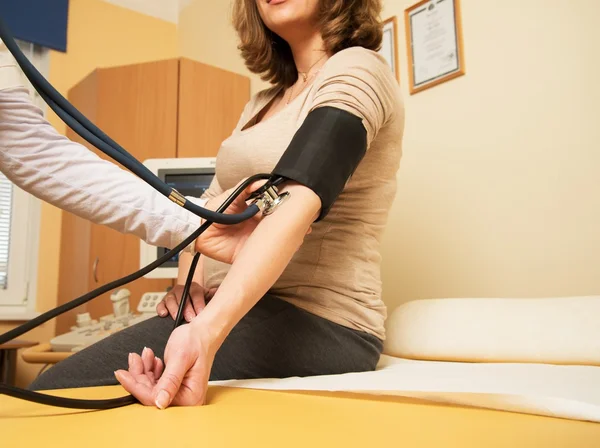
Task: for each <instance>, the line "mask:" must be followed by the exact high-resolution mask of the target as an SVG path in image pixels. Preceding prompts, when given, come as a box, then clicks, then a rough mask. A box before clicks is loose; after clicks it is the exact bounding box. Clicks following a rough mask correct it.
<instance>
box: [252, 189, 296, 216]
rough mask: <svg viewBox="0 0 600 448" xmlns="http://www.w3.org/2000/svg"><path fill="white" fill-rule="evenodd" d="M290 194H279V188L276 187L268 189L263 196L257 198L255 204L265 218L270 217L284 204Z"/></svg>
mask: <svg viewBox="0 0 600 448" xmlns="http://www.w3.org/2000/svg"><path fill="white" fill-rule="evenodd" d="M289 197H290V194H289V193H288V192H287V191H286V192H284V193H283V194H279V192H278V191H277V188H276V187H274V186H271V187H268V188H267V189H266V190H265V191H264V192H263V193H262V195H261V196H259V197H258V198H256V199H255V200H254V202H253V204H256V205H257V206H258V208H259V209H260V210H261V211H262V214H263V215H264V216H267V215H270V214H271V213H273V212H274V211H275V209H276V208H277V207H279V206H280V205H281V204H283V203H284V202H285V201H286V200H287V199H288V198H289Z"/></svg>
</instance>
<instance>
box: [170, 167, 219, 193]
mask: <svg viewBox="0 0 600 448" xmlns="http://www.w3.org/2000/svg"><path fill="white" fill-rule="evenodd" d="M213 177H214V175H213V174H194V173H192V174H186V173H177V174H165V183H166V184H167V185H168V186H169V187H172V188H175V189H176V190H177V191H178V192H180V193H181V194H182V195H184V196H192V197H195V198H199V197H200V196H202V195H203V194H204V192H205V191H206V190H207V189H208V187H209V186H210V183H211V182H212V180H213Z"/></svg>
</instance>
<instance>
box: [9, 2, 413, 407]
mask: <svg viewBox="0 0 600 448" xmlns="http://www.w3.org/2000/svg"><path fill="white" fill-rule="evenodd" d="M380 11H381V1H380V0H355V1H353V2H346V1H343V0H236V1H235V3H234V14H233V17H234V25H235V28H236V30H237V32H238V34H239V38H240V42H241V43H240V49H241V54H242V57H243V58H244V59H245V62H246V65H247V67H248V68H249V69H250V70H251V71H252V72H254V73H257V74H260V75H262V77H263V79H265V80H268V81H270V82H271V84H272V86H271V87H270V88H269V89H266V90H263V91H261V92H259V93H257V94H256V95H254V96H253V97H252V98H251V100H250V101H249V102H248V104H247V105H246V106H245V108H244V110H243V112H242V115H241V117H240V120H239V123H238V125H237V126H236V128H235V130H234V131H233V133H232V135H231V136H230V137H229V138H228V139H226V140H225V141H224V142H223V144H222V146H221V148H220V150H219V153H218V156H217V171H216V176H215V178H214V180H213V183H212V185H211V187H210V188H209V189H208V190H207V192H206V193H205V195H204V196H203V198H201V199H202V200H203V201H204V200H206V201H208V202H206V205H207V207H209V208H211V209H213V210H214V209H216V208H217V207H218V206H219V205H220V204H221V203H222V202H223V200H224V198H225V197H226V193H227V192H228V191H231V189H232V188H234V187H235V186H236V185H237V184H239V182H240V181H241V180H242V179H244V178H246V177H248V176H251V175H253V174H256V173H260V172H265V173H266V172H271V170H272V169H273V168H274V166H275V165H276V163H277V162H278V160H279V158H280V157H281V155H282V154H283V152H284V151H285V150H286V148H287V146H288V144H289V142H290V141H291V139H292V137H293V135H294V133H295V132H296V131H297V129H298V128H299V127H300V126H301V125H302V123H303V120H304V118H305V117H306V116H307V114H308V113H309V112H310V111H311V110H314V109H315V108H318V107H323V106H329V107H336V108H340V109H343V110H345V111H347V112H350V113H352V114H353V115H355V116H357V117H359V118H360V119H361V120H362V123H363V125H364V127H365V129H366V131H367V143H368V147H367V152H366V154H365V156H364V158H363V159H362V161H361V162H360V164H359V165H358V168H357V169H356V171H355V172H354V175H353V176H352V178H351V179H350V181H349V182H348V183H347V184H346V187H345V188H344V191H343V192H342V194H341V195H340V196H339V198H338V199H337V201H336V202H335V204H334V205H333V207H332V208H331V210H330V211H329V213H328V214H327V216H326V217H325V218H324V219H323V220H320V221H317V222H315V220H316V217H317V216H318V215H319V212H320V206H321V203H320V199H319V197H318V196H317V195H316V194H315V193H314V192H313V191H312V190H310V189H308V188H306V187H304V186H302V185H299V184H289V185H287V186H286V190H287V191H289V192H290V193H291V196H290V198H289V199H288V201H286V202H285V203H284V204H283V205H282V206H281V207H280V208H279V209H278V210H277V211H276V212H275V213H274V214H272V215H269V216H267V217H263V218H261V219H260V220H254V224H247V225H246V226H245V227H244V226H243V225H240V226H241V227H240V230H239V231H237V232H236V231H234V230H233V229H227V228H225V226H220V227H219V226H213V227H216V229H215V230H213V239H210V238H208V237H207V238H205V239H204V240H202V241H199V242H198V243H197V244H196V248H197V249H198V250H200V251H201V252H202V253H203V255H202V257H201V258H200V263H199V265H198V268H197V270H196V273H195V277H194V282H195V283H194V285H193V289H192V303H191V304H190V305H189V306H188V307H187V308H186V310H185V318H186V320H187V321H188V322H189V323H188V324H186V325H182V326H181V327H179V328H177V329H176V330H175V331H173V332H172V333H171V330H172V328H173V317H174V316H175V314H176V310H177V305H178V303H179V300H180V295H181V290H182V287H181V286H177V287H175V288H174V289H173V291H172V292H171V293H170V294H168V295H167V296H166V297H165V299H164V301H163V302H161V303H160V304H159V306H158V309H157V312H158V314H159V316H157V317H155V318H152V319H149V320H147V321H145V322H142V323H140V324H138V325H135V326H133V327H130V328H127V329H125V330H122V331H120V332H118V333H116V334H114V335H112V336H110V337H108V338H106V339H104V340H102V341H100V342H98V343H96V344H94V345H92V346H90V347H88V348H86V349H84V350H82V351H80V352H78V353H76V354H74V355H73V356H71V357H69V358H68V359H66V360H65V361H63V362H61V363H59V364H57V365H56V366H54V367H53V368H51V369H49V370H48V371H47V372H45V373H44V374H42V375H41V376H40V377H39V378H38V379H36V380H35V381H34V383H33V384H32V385H31V386H30V387H31V388H32V389H36V390H42V389H58V388H71V387H84V386H97V385H111V384H118V383H120V384H121V385H122V386H123V387H124V388H125V389H126V390H127V391H128V392H129V393H131V394H133V395H134V396H135V397H136V398H137V399H138V400H139V401H140V402H141V403H143V404H146V405H155V406H158V407H159V408H165V407H167V406H169V405H197V404H203V403H204V402H205V397H206V391H207V383H208V381H209V380H225V379H245V378H264V377H273V378H282V377H290V376H310V375H324V374H341V373H347V372H356V371H367V370H373V369H374V368H375V367H376V364H377V362H378V360H379V357H380V354H381V351H382V347H383V341H384V338H385V332H384V321H385V318H386V308H385V305H384V303H383V301H382V299H381V290H382V287H381V280H380V260H381V257H380V244H381V236H382V233H383V231H384V228H385V225H386V222H387V218H388V213H389V210H390V207H391V204H392V201H393V199H394V197H395V193H396V174H397V170H398V167H399V162H400V158H401V146H402V136H403V130H404V109H403V105H402V100H401V96H400V91H399V87H398V83H397V81H396V79H395V77H394V76H393V74H392V71H391V69H390V67H389V66H388V64H387V62H386V61H385V59H383V58H382V57H381V56H380V55H379V54H378V53H377V49H378V48H379V46H380V44H381V39H382V24H381V22H380V18H379V14H380ZM0 98H1V102H2V110H1V113H2V118H1V119H0V125H1V126H2V128H1V129H0V135H2V134H5V133H6V132H7V130H8V136H9V137H2V139H3V141H5V142H6V141H7V140H6V139H7V138H11V139H14V140H15V141H17V140H18V141H19V145H20V146H21V147H24V146H26V145H34V144H35V145H40V146H42V145H43V146H44V152H47V153H49V155H48V158H49V160H51V163H52V165H51V166H49V167H47V169H48V170H49V171H53V172H55V173H58V171H59V170H62V169H66V170H73V169H74V167H76V166H77V165H78V163H79V162H80V161H81V167H82V168H83V169H85V166H86V165H85V164H86V163H88V164H92V163H97V164H100V161H96V162H91V160H96V159H92V158H93V157H94V156H93V155H91V154H89V153H84V152H83V151H79V152H77V155H75V156H74V155H73V153H72V152H71V151H70V150H69V149H65V148H63V147H62V146H61V145H67V144H68V145H75V144H74V143H70V142H65V139H64V138H63V137H59V136H58V135H57V134H56V133H54V132H53V131H51V129H50V128H49V126H48V125H47V124H46V123H45V122H43V120H42V118H41V117H40V115H39V112H38V111H34V108H33V107H32V106H31V105H30V104H29V103H27V102H26V98H25V93H24V92H23V91H22V90H21V91H20V90H18V89H13V90H10V89H9V90H4V91H2V92H1V96H0ZM17 105H18V106H17ZM20 123H23V124H22V125H21V124H20ZM19 132H20V134H19ZM326 150H327V148H326V147H324V148H323V151H326ZM19 151H20V149H19V148H15V149H14V153H15V155H14V157H17V158H18V157H19ZM5 156H6V155H5V154H3V157H5ZM8 157H11V155H10V154H9V156H8ZM107 165H108V164H107ZM107 165H104V164H102V166H103V167H104V169H105V170H106V171H105V176H107V177H104V178H103V181H104V179H107V180H108V181H109V187H110V188H107V187H106V184H105V185H103V188H102V192H106V193H105V194H110V196H111V197H110V198H104V199H106V200H109V199H110V201H114V204H117V202H118V204H119V206H123V204H131V208H130V209H128V210H126V211H125V213H126V215H123V213H124V212H122V211H118V210H116V206H115V207H114V208H113V210H112V211H111V210H106V211H105V210H104V209H103V207H100V206H99V205H100V204H101V203H100V202H97V196H98V195H99V194H100V193H96V192H95V189H97V188H98V185H99V184H100V183H101V182H99V181H98V178H97V177H96V178H92V177H91V176H90V177H88V178H87V179H81V178H79V173H81V172H82V169H79V170H78V171H79V173H77V174H73V176H72V177H69V178H68V180H65V182H66V183H68V182H73V183H74V185H76V186H77V187H78V188H79V191H81V192H83V193H81V196H80V200H81V202H82V203H83V204H86V207H87V208H86V209H85V210H79V212H80V213H82V214H87V215H86V216H88V218H89V219H92V220H94V221H98V220H99V217H98V214H103V216H102V221H103V223H105V224H107V225H114V223H111V222H109V221H110V220H111V219H114V220H115V221H118V223H117V224H118V225H117V227H120V228H121V230H122V231H125V232H132V233H135V232H137V234H138V235H140V237H142V238H144V239H146V240H150V241H151V242H153V243H155V244H160V245H163V244H164V243H165V242H168V243H169V244H166V246H167V247H173V246H174V245H175V244H176V243H177V242H179V241H181V240H182V239H183V238H184V237H185V236H187V235H189V233H191V232H192V231H193V230H194V229H195V226H196V225H197V221H194V220H193V218H191V217H190V216H189V214H188V213H187V212H186V211H184V210H177V211H174V210H173V208H172V207H171V205H170V204H169V205H168V204H167V202H168V201H163V200H162V199H160V200H159V195H158V193H154V192H151V191H149V190H148V189H147V188H143V187H142V186H141V185H139V186H138V187H137V189H136V190H134V191H129V186H128V183H129V184H132V183H133V182H134V180H133V176H131V178H130V177H129V175H128V174H127V173H124V172H121V171H120V170H118V169H116V168H115V167H114V165H111V167H109V166H107ZM23 170H24V174H22V175H21V176H26V175H27V169H26V168H23ZM31 171H32V173H31V175H32V176H40V174H39V173H36V172H34V171H35V167H33V168H32V170H31ZM57 176H58V174H57ZM113 179H114V180H113ZM136 185H138V184H136ZM65 188H68V187H67V186H65ZM30 190H31V188H30ZM65 191H66V190H65ZM86 192H87V193H86ZM142 193H143V194H142ZM66 196H67V195H66V194H65V201H66V200H68V198H66ZM123 197H125V198H126V200H122V199H123ZM54 199H55V202H56V198H54ZM104 199H99V200H104ZM110 201H109V202H110ZM65 205H68V204H66V203H63V204H62V206H63V207H64V206H65ZM238 206H239V207H243V205H242V204H241V203H239V202H238ZM71 207H73V206H72V205H71ZM112 212H114V215H113V214H112ZM166 214H173V215H174V217H173V218H168V219H166V220H165V221H164V222H162V221H161V218H164V216H165V215H166ZM112 216H114V218H111V217H112ZM146 219H150V220H154V221H152V222H153V223H154V225H153V226H152V227H148V226H147V225H145V224H143V223H142V221H144V220H146ZM135 226H139V229H132V227H135ZM144 226H146V227H144ZM252 226H253V227H252ZM140 229H141V230H140ZM182 229H183V231H182ZM144 232H153V233H152V234H144ZM227 236H229V240H233V241H232V242H230V243H227V244H223V245H224V246H226V248H225V249H222V248H220V247H219V246H220V244H221V243H223V242H224V241H229V240H228V239H227ZM191 257H192V255H191V253H186V254H184V255H182V257H181V263H180V264H181V266H180V274H179V279H178V282H179V285H182V284H183V282H184V281H185V275H186V273H187V267H188V266H189V264H190V262H191Z"/></svg>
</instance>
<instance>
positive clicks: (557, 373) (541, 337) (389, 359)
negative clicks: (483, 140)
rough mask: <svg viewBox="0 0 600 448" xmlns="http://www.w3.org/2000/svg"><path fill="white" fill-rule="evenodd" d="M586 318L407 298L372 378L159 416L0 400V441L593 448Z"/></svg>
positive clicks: (542, 302) (527, 303) (593, 393)
mask: <svg viewBox="0 0 600 448" xmlns="http://www.w3.org/2000/svg"><path fill="white" fill-rule="evenodd" d="M599 315H600V297H573V298H559V299H553V298H550V299H535V300H529V299H522V300H501V299H491V300H486V299H443V300H437V301H436V300H430V301H419V302H412V303H408V304H405V305H403V306H401V307H399V308H398V309H397V310H395V311H394V313H393V314H392V315H391V316H390V318H389V319H388V322H389V324H390V325H391V327H390V328H389V329H388V330H389V331H388V335H389V336H388V340H387V341H386V349H385V352H386V354H384V355H383V356H382V358H381V360H380V362H379V365H378V366H377V369H376V370H375V371H374V372H359V373H347V374H343V375H327V376H320V377H307V378H286V379H257V380H231V381H220V382H212V383H211V384H210V388H209V393H208V398H207V405H206V406H199V407H185V408H184V407H172V408H168V409H166V410H163V411H161V410H158V409H156V408H154V407H144V406H141V405H131V406H127V407H123V408H118V409H114V410H108V411H77V410H69V409H61V408H54V407H48V406H43V405H38V404H33V403H29V402H25V401H20V400H17V399H13V398H10V397H6V396H0V447H17V446H25V447H29V446H32V447H33V446H34V447H47V446H61V447H62V446H81V445H83V446H87V447H96V446H97V447H103V448H104V447H107V448H110V447H113V446H114V447H120V446H127V447H132V446H136V447H137V446H143V447H147V446H161V447H164V446H177V447H185V446H190V447H192V446H194V447H200V446H202V447H229V446H235V447H238V446H239V447H269V446H276V447H300V446H302V447H304V446H310V445H314V446H318V447H321V446H327V447H338V446H342V447H348V446H350V447H355V446H356V447H359V446H360V447H384V446H390V447H391V446H393V447H413V446H415V447H424V448H427V447H436V448H438V447H441V448H442V447H443V448H451V447H460V448H470V447H486V448H492V447H511V448H520V447H528V448H529V447H543V448H551V447H569V448H571V447H573V448H587V447H590V448H592V447H593V448H599V447H600V350H599V348H600V325H599V324H598V316H599ZM474 317H476V318H474ZM509 323H510V325H509ZM520 358H522V359H520ZM476 360H477V361H476ZM52 393H53V394H57V395H61V396H67V397H73V398H89V399H95V398H96V399H97V398H114V397H119V396H123V395H125V394H126V393H125V391H124V390H123V389H122V388H121V387H120V386H114V387H98V388H86V389H73V390H63V391H56V392H52Z"/></svg>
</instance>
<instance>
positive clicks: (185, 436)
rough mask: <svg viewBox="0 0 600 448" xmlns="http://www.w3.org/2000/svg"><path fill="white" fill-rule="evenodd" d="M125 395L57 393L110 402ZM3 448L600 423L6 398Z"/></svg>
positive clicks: (480, 435) (331, 400)
mask: <svg viewBox="0 0 600 448" xmlns="http://www.w3.org/2000/svg"><path fill="white" fill-rule="evenodd" d="M123 394H124V391H123V390H122V389H121V388H120V387H100V388H90V389H79V390H67V391H61V392H60V395H63V396H69V397H77V398H109V397H117V396H121V395H123ZM0 441H1V443H0V445H1V446H2V447H7V448H8V447H11V448H12V447H17V446H19V447H21V446H23V447H55V446H56V447H58V446H60V447H66V446H86V447H90V448H93V447H102V448H111V447H125V446H126V447H154V446H157V447H203V446H204V447H257V448H259V447H308V446H318V447H322V446H323V447H325V446H327V447H423V448H428V447H432V448H433V447H435V448H438V447H445V448H451V447H460V448H470V447H478V448H479V447H487V448H492V447H511V448H520V447H528V448H530V447H544V448H550V447H577V448H588V447H589V448H592V447H594V448H597V447H598V446H600V424H596V423H591V422H584V421H576V420H567V419H559V418H553V417H544V416H536V415H527V414H520V413H513V412H505V411H496V410H487V409H477V408H469V407H462V406H457V405H447V404H439V403H430V402H425V401H420V400H417V399H411V398H403V397H397V396H396V397H395V396H373V395H360V394H351V393H344V392H337V393H328V392H314V391H313V392H289V391H262V390H248V389H240V388H225V387H217V386H214V387H211V388H210V393H209V395H208V404H207V405H206V406H203V407H195V408H169V409H167V410H165V411H160V410H158V409H156V408H150V407H144V406H141V405H133V406H129V407H125V408H119V409H115V410H109V411H89V412H82V411H73V410H64V409H59V408H50V407H45V406H41V405H37V404H32V403H27V402H23V401H19V400H16V399H12V398H8V397H0Z"/></svg>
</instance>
